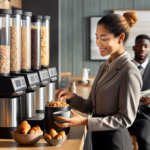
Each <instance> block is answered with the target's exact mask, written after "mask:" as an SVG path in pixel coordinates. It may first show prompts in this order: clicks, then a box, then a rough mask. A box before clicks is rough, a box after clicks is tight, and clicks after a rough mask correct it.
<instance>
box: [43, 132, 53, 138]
mask: <svg viewBox="0 0 150 150" xmlns="http://www.w3.org/2000/svg"><path fill="white" fill-rule="evenodd" d="M44 137H45V138H47V139H52V137H51V136H50V135H49V134H47V133H46V134H45V135H44Z"/></svg>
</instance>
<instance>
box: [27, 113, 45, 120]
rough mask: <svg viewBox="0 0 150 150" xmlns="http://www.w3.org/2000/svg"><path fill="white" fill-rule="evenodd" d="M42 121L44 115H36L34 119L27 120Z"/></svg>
mask: <svg viewBox="0 0 150 150" xmlns="http://www.w3.org/2000/svg"><path fill="white" fill-rule="evenodd" d="M43 119H44V113H36V116H35V117H34V118H30V119H27V120H28V121H29V120H43Z"/></svg>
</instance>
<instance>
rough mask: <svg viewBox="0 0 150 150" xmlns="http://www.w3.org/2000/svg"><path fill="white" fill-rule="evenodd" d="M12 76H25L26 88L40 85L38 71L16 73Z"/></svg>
mask: <svg viewBox="0 0 150 150" xmlns="http://www.w3.org/2000/svg"><path fill="white" fill-rule="evenodd" d="M13 76H23V77H24V78H25V82H26V84H27V87H28V89H35V88H38V87H39V85H40V80H39V76H38V73H36V72H32V73H18V74H14V75H13Z"/></svg>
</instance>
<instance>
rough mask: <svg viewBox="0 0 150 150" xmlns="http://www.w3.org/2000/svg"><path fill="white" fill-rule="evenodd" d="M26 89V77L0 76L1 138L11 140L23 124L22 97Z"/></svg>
mask: <svg viewBox="0 0 150 150" xmlns="http://www.w3.org/2000/svg"><path fill="white" fill-rule="evenodd" d="M26 89H27V85H26V82H25V79H24V77H21V76H18V77H14V76H0V138H11V131H14V130H17V128H18V126H19V124H20V123H21V95H22V94H24V93H25V91H26Z"/></svg>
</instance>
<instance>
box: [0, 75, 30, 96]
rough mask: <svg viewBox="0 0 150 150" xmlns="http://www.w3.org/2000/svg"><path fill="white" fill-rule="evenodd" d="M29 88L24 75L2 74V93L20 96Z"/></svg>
mask: <svg viewBox="0 0 150 150" xmlns="http://www.w3.org/2000/svg"><path fill="white" fill-rule="evenodd" d="M26 89H27V85H26V82H25V78H24V77H22V76H18V77H13V76H1V77H0V95H10V96H13V95H14V96H18V95H21V93H24V92H25V90H26Z"/></svg>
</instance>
